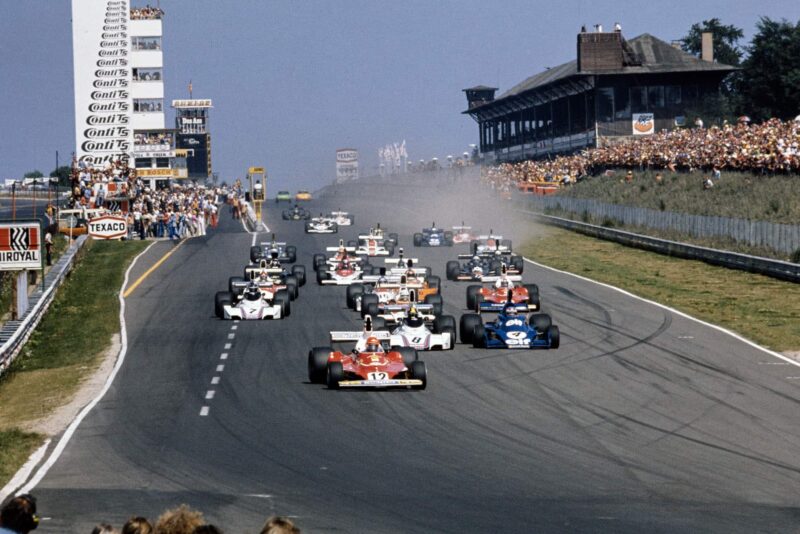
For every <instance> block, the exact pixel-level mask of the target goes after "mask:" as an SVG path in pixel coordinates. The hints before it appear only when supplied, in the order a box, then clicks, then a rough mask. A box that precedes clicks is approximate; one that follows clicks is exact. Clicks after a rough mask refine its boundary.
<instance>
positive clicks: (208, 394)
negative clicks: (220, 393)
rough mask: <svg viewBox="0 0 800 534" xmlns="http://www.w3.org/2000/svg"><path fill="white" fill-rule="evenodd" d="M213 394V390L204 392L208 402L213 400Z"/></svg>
mask: <svg viewBox="0 0 800 534" xmlns="http://www.w3.org/2000/svg"><path fill="white" fill-rule="evenodd" d="M215 394H216V392H215V391H214V390H213V389H209V390H208V391H206V399H209V400H211V399H213V398H214V395H215Z"/></svg>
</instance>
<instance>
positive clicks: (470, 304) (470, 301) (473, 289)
mask: <svg viewBox="0 0 800 534" xmlns="http://www.w3.org/2000/svg"><path fill="white" fill-rule="evenodd" d="M480 293H481V286H478V285H470V286H467V309H468V310H474V309H475V298H476V297H477V296H478V295H480Z"/></svg>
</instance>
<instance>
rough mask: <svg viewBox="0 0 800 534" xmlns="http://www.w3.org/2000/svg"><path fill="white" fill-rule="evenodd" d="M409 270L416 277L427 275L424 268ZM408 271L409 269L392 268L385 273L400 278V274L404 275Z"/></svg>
mask: <svg viewBox="0 0 800 534" xmlns="http://www.w3.org/2000/svg"><path fill="white" fill-rule="evenodd" d="M411 270H412V271H414V274H415V275H416V276H425V275H426V274H427V273H428V271H427V269H426V268H425V267H413V268H412V269H411ZM408 271H409V269H407V268H405V267H392V268H391V269H389V270H388V271H387V273H388V274H389V275H391V276H400V275H401V274H406V273H407V272H408Z"/></svg>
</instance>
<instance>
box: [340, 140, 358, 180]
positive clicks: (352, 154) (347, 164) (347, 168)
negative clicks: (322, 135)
mask: <svg viewBox="0 0 800 534" xmlns="http://www.w3.org/2000/svg"><path fill="white" fill-rule="evenodd" d="M348 180H358V150H356V149H354V148H340V149H339V150H337V151H336V181H337V182H346V181H348Z"/></svg>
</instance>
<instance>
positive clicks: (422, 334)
mask: <svg viewBox="0 0 800 534" xmlns="http://www.w3.org/2000/svg"><path fill="white" fill-rule="evenodd" d="M367 317H369V316H367ZM391 332H392V338H391V344H392V346H395V347H412V348H414V349H416V350H451V349H452V348H453V346H454V345H455V342H456V320H455V318H454V317H453V316H452V315H440V316H438V317H436V318H435V319H434V320H433V325H432V326H431V327H428V325H427V324H425V320H424V319H423V318H422V317H421V316H420V314H419V313H418V312H417V310H416V308H411V309H410V310H409V312H408V316H407V317H406V318H405V319H403V320H402V322H401V323H400V324H399V325H398V326H397V328H395V329H394V330H391Z"/></svg>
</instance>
